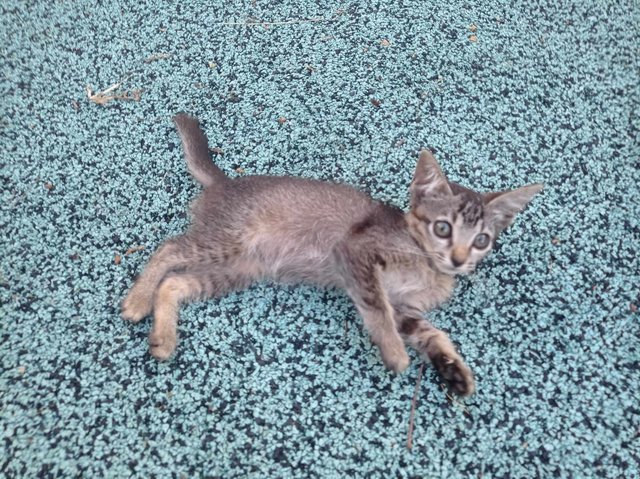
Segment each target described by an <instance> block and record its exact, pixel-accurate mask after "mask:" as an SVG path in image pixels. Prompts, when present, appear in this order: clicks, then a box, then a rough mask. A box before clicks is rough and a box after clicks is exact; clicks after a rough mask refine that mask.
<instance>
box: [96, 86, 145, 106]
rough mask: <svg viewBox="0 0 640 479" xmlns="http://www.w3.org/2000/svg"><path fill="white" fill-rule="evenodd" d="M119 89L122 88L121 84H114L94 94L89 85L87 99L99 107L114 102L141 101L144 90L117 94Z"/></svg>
mask: <svg viewBox="0 0 640 479" xmlns="http://www.w3.org/2000/svg"><path fill="white" fill-rule="evenodd" d="M118 88H120V83H114V84H113V85H111V86H110V87H109V88H107V89H106V90H103V91H100V92H94V91H93V90H91V87H90V86H89V85H87V97H88V98H89V101H92V102H94V103H97V104H98V105H106V104H107V103H109V102H110V101H112V100H133V101H140V94H141V93H142V90H133V91H130V92H129V91H125V92H116V90H117V89H118Z"/></svg>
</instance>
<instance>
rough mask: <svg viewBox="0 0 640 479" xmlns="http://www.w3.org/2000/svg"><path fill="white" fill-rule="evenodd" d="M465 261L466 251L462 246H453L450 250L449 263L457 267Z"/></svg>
mask: <svg viewBox="0 0 640 479" xmlns="http://www.w3.org/2000/svg"><path fill="white" fill-rule="evenodd" d="M465 261H467V252H466V251H465V250H464V248H453V251H452V252H451V264H452V265H453V266H454V267H455V268H457V267H459V266H461V265H462V264H464V263H465Z"/></svg>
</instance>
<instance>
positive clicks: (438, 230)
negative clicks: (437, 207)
mask: <svg viewBox="0 0 640 479" xmlns="http://www.w3.org/2000/svg"><path fill="white" fill-rule="evenodd" d="M433 231H434V233H435V234H436V236H439V237H440V238H448V237H449V236H451V225H450V224H449V223H447V222H446V221H436V223H435V224H434V225H433Z"/></svg>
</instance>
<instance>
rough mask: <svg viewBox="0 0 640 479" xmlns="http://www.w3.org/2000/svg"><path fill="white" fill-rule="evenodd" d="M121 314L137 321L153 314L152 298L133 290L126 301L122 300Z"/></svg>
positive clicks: (128, 319)
mask: <svg viewBox="0 0 640 479" xmlns="http://www.w3.org/2000/svg"><path fill="white" fill-rule="evenodd" d="M120 314H121V316H122V318H123V319H126V320H127V321H131V322H132V323H137V322H139V321H140V320H141V319H142V318H144V317H145V316H148V315H149V314H151V299H148V298H146V297H145V296H144V295H140V294H135V292H134V291H131V292H129V294H128V295H127V297H126V298H125V299H124V301H122V305H121V312H120Z"/></svg>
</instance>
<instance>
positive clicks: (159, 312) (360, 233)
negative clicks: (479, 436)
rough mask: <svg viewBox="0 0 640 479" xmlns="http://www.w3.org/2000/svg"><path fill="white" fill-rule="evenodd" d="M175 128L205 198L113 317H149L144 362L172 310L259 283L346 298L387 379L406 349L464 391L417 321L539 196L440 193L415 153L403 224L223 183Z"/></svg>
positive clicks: (332, 188)
mask: <svg viewBox="0 0 640 479" xmlns="http://www.w3.org/2000/svg"><path fill="white" fill-rule="evenodd" d="M175 123H176V125H177V127H178V131H179V134H180V137H181V139H182V143H183V148H184V151H185V157H186V160H187V164H188V166H189V171H190V172H191V173H192V174H193V176H194V177H195V178H196V179H197V180H198V181H199V182H200V183H202V184H203V186H204V191H203V193H202V195H201V196H200V197H199V198H198V200H197V201H196V202H195V203H194V205H193V208H192V213H193V224H192V226H191V228H190V229H189V231H188V232H187V233H185V234H184V235H182V236H179V237H176V238H173V239H170V240H168V241H167V242H166V243H165V244H164V245H163V246H162V247H161V248H159V250H158V251H157V252H156V253H155V254H154V255H153V257H152V258H151V261H150V262H149V264H148V265H147V268H146V269H145V270H144V272H143V273H142V275H141V276H140V278H139V279H138V280H137V281H136V283H135V284H134V286H133V288H132V289H131V291H130V292H129V294H128V296H127V298H126V299H125V300H124V302H123V305H122V314H123V317H125V318H126V319H128V320H131V321H134V322H137V321H139V320H141V319H142V318H143V317H144V316H146V315H148V314H150V313H151V312H153V313H154V326H153V328H152V331H151V334H150V338H149V342H150V350H151V353H152V354H153V355H154V356H155V357H157V358H158V359H167V358H168V357H170V355H171V354H172V353H173V351H174V349H175V346H176V344H177V321H178V308H179V304H180V303H182V302H185V301H193V300H197V299H204V298H209V297H215V296H221V295H224V294H226V293H228V292H230V291H232V290H235V289H239V288H244V287H246V286H248V285H249V284H250V283H252V282H254V281H257V280H261V279H266V278H269V279H275V280H278V281H283V282H289V283H299V282H304V283H313V284H318V285H321V286H333V287H339V288H342V289H344V290H346V292H347V293H348V294H349V296H350V297H351V298H352V299H353V301H354V303H355V306H356V308H357V309H358V311H359V312H360V314H361V315H362V317H363V320H364V324H365V327H366V328H367V330H368V332H369V334H370V335H371V338H372V340H373V342H374V343H375V344H377V345H378V347H379V348H380V352H381V355H382V359H383V361H384V362H385V364H386V365H387V367H388V368H390V369H391V370H393V371H396V372H398V371H402V370H403V369H405V368H406V367H407V365H408V364H409V357H408V355H407V353H406V350H405V346H404V343H405V342H406V343H408V344H410V345H412V346H413V347H415V348H416V349H417V350H418V351H419V352H421V353H422V355H423V356H424V357H425V358H426V359H428V360H429V361H431V362H432V363H433V364H434V366H435V367H436V368H437V370H438V371H439V372H440V374H441V375H442V376H443V378H444V379H445V380H446V381H447V383H448V384H449V386H450V387H451V389H452V390H453V391H454V392H456V393H459V394H471V393H472V392H473V391H474V380H473V375H472V374H471V371H470V369H469V368H468V367H467V366H466V365H465V363H464V361H463V360H462V358H461V357H460V355H459V354H458V353H457V351H456V350H455V348H454V347H453V345H452V343H451V341H450V340H449V338H448V337H447V336H446V334H444V333H443V332H442V331H440V330H438V329H436V328H435V327H434V326H433V325H432V324H431V323H429V322H428V321H427V320H425V319H424V318H423V317H422V313H423V312H424V311H427V310H430V309H432V308H435V307H437V306H438V305H440V304H442V303H443V302H444V301H445V300H447V298H449V296H450V294H451V292H452V290H453V286H454V275H455V274H458V273H468V272H470V271H472V270H473V268H474V267H475V265H476V264H477V263H478V261H480V259H482V257H484V256H485V255H486V254H487V253H488V251H489V249H490V247H489V248H487V249H486V250H484V251H476V250H475V249H474V248H473V247H472V246H471V245H472V243H473V241H474V238H475V237H476V236H477V235H478V234H480V233H486V234H489V235H490V237H491V239H492V240H495V238H496V236H497V235H498V234H499V233H500V231H501V230H502V229H503V228H505V227H506V226H507V225H508V224H509V223H510V222H511V221H512V220H513V216H514V215H515V213H516V212H517V211H519V210H520V209H522V208H523V207H524V206H525V205H526V203H527V202H528V201H529V200H530V199H531V197H532V196H533V194H535V193H536V192H537V191H539V189H540V188H541V185H532V186H529V187H525V188H524V189H521V190H524V191H521V190H515V192H504V193H494V194H488V195H485V196H483V195H481V194H479V193H476V192H474V191H472V190H469V189H466V188H464V187H461V186H459V185H456V184H453V183H449V182H448V181H447V180H446V178H445V177H444V174H443V173H442V171H441V170H440V168H439V166H438V164H437V162H436V161H435V158H434V157H433V155H431V154H430V153H429V152H427V151H426V150H423V152H422V153H421V155H420V159H419V161H418V165H417V167H416V173H415V176H414V180H413V182H412V185H411V209H410V210H409V211H408V212H406V213H405V212H402V211H401V210H399V209H398V208H395V207H392V206H388V205H385V204H382V203H379V202H377V201H374V200H373V199H372V198H370V197H369V196H368V195H366V194H364V193H362V192H360V191H357V190H355V189H354V188H351V187H349V186H346V185H339V184H333V183H327V182H320V181H316V180H309V179H301V178H288V177H271V176H247V177H240V178H235V179H230V178H228V177H226V176H225V175H224V174H223V173H222V171H221V170H220V169H219V168H218V167H217V166H215V165H214V164H213V163H212V162H211V161H210V158H209V155H208V153H207V140H206V137H205V135H204V133H203V132H202V131H201V129H200V128H199V126H198V122H197V120H195V119H193V118H191V117H189V116H187V115H184V114H181V115H178V116H176V118H175ZM518 192H519V193H518ZM443 220H446V221H449V222H450V223H451V225H452V230H453V234H452V236H451V237H450V238H448V239H446V240H445V239H443V238H439V237H437V236H436V235H435V234H434V232H433V225H434V223H435V222H437V221H443ZM456 265H458V266H456Z"/></svg>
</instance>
